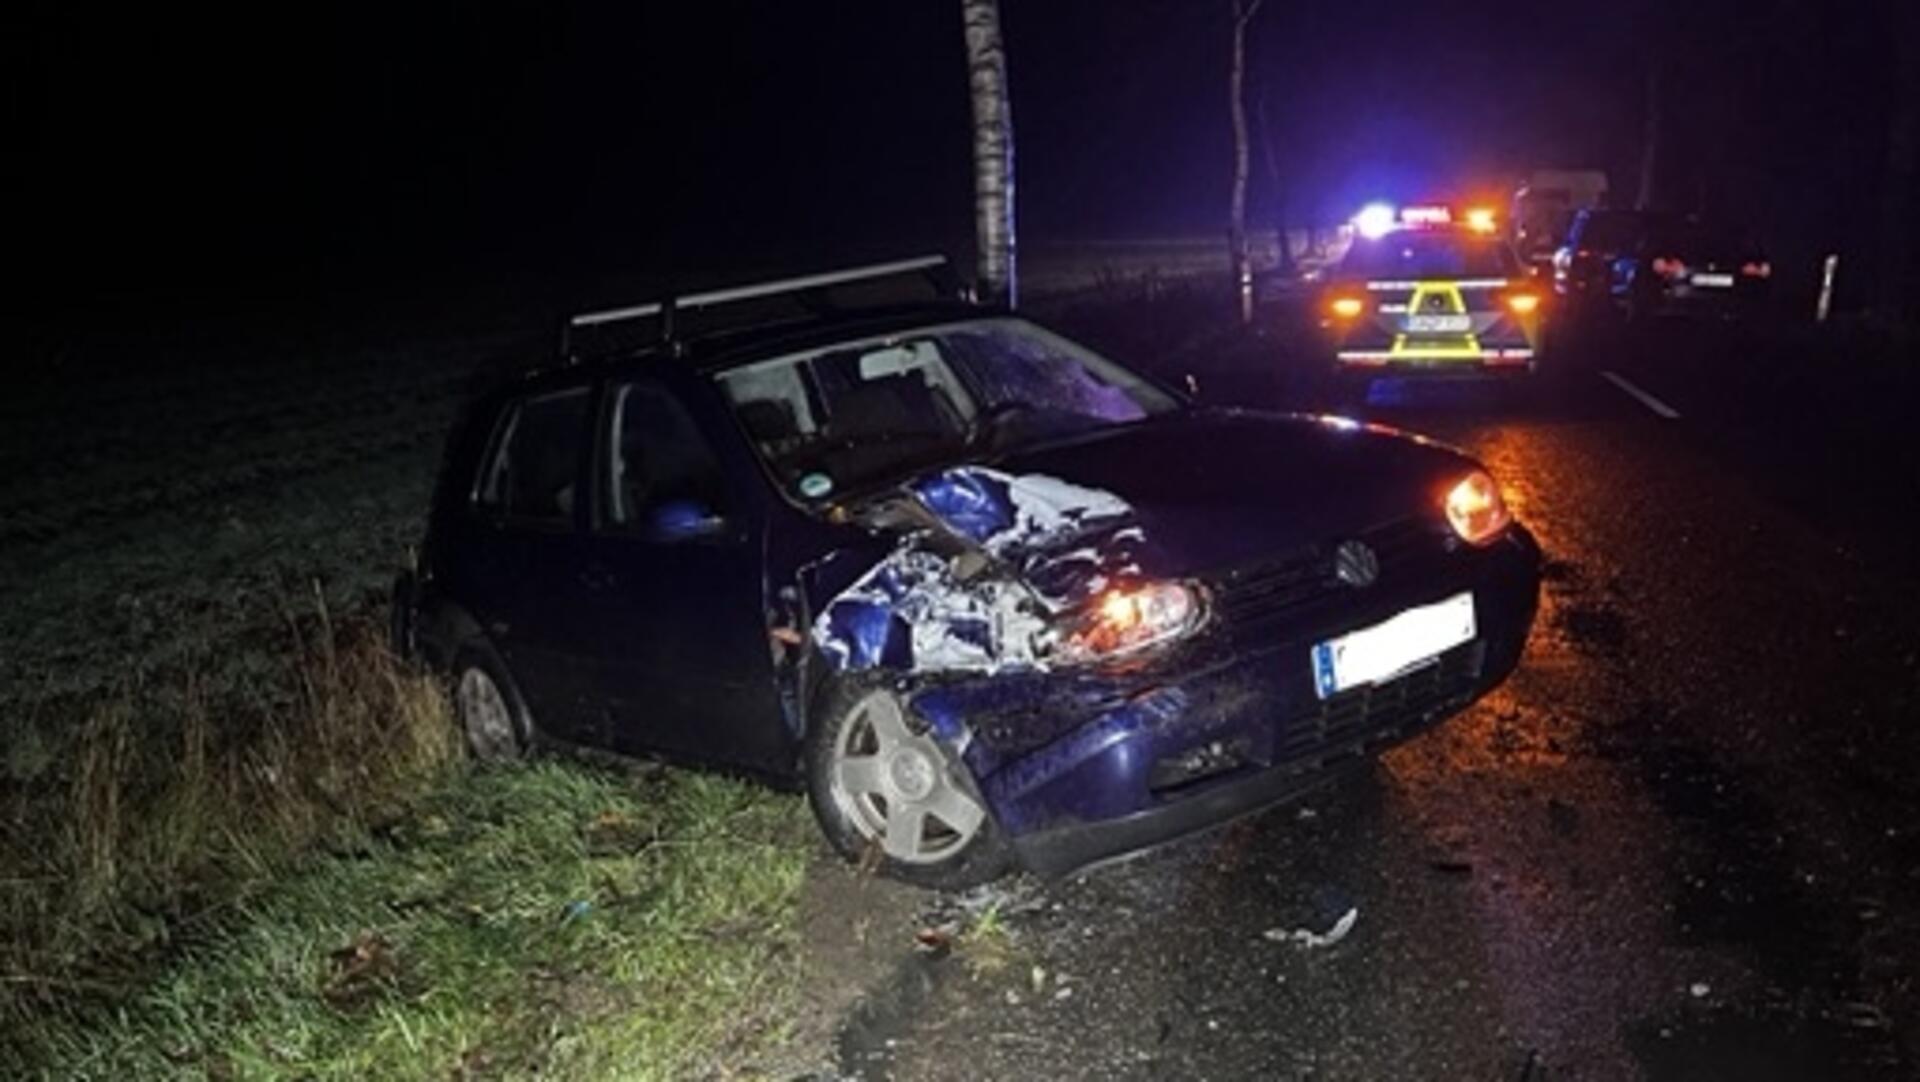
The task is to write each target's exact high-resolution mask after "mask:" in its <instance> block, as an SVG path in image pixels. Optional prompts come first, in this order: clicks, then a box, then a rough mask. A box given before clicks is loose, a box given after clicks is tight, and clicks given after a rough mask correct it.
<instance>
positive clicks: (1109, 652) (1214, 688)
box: [395, 261, 1539, 887]
mask: <svg viewBox="0 0 1920 1082" xmlns="http://www.w3.org/2000/svg"><path fill="white" fill-rule="evenodd" d="M940 270H941V268H940V267H939V266H938V265H937V264H936V263H933V262H931V261H913V262H908V263H902V264H894V265H888V266H884V267H878V268H867V269H863V270H858V271H850V272H841V273H836V274H829V275H816V276H812V277H810V278H806V279H800V280H798V281H796V282H786V283H775V284H773V285H769V286H765V287H748V288H745V289H736V290H727V291H721V292H719V293H714V294H707V295H703V296H697V297H685V298H679V299H677V300H672V301H666V302H661V303H657V304H652V305H642V306H637V307H634V308H630V309H618V310H614V311H611V312H600V313H590V314H588V315H586V316H581V317H576V318H575V319H574V320H573V321H572V323H571V324H570V339H569V341H570V345H569V347H568V349H567V354H568V356H567V360H566V361H565V363H560V364H556V365H553V366H549V367H548V368H546V369H545V370H543V371H538V372H535V373H532V374H530V375H528V376H526V377H525V378H523V379H521V380H519V381H517V382H515V383H513V384H512V385H511V386H508V387H504V388H501V389H499V390H498V391H496V392H494V393H492V394H490V395H488V396H486V397H485V398H483V399H482V400H481V401H479V402H478V403H477V405H476V406H475V408H474V409H473V410H472V411H471V412H470V414H469V416H468V418H467V421H466V423H465V424H463V425H462V426H461V428H460V430H459V432H458V433H456V435H455V437H454V439H453V441H452V445H451V448H450V452H449V455H448V457H447V460H446V465H445V468H444V470H443V474H442V477H441V479H440V482H439V485H438V489H437V494H436V498H435V502H434V507H433V511H432V517H431V523H430V526H429V531H428V535H427V538H426V542H425V544H424V546H423V547H422V549H421V551H420V559H419V565H418V568H417V570H416V571H414V572H410V573H409V574H407V575H405V576H403V577H402V580H401V582H400V584H399V586H398V588H397V593H396V605H395V625H396V635H397V636H398V637H399V640H400V643H401V645H402V646H403V647H404V648H405V649H407V650H409V651H415V652H417V653H418V654H419V655H420V656H423V657H424V658H426V659H427V660H428V661H429V662H430V663H432V664H433V665H435V666H437V667H438V668H440V669H441V670H442V671H444V672H445V673H447V674H448V676H449V679H450V681H451V684H452V686H453V688H454V690H455V702H456V705H457V711H458V715H459V718H460V721H461V723H462V724H463V726H464V727H465V729H466V733H467V736H468V739H469V741H470V743H471V745H472V747H473V749H474V751H475V752H476V754H479V755H482V756H490V757H508V756H513V755H517V754H519V753H521V752H522V751H523V750H525V749H526V748H527V747H528V746H529V745H530V744H532V743H533V742H535V741H551V742H555V743H560V744H568V745H577V746H586V747H592V748H599V749H606V750H610V751H613V752H617V753H624V754H645V755H658V756H662V757H665V758H668V759H671V760H676V761H683V762H690V763H697V764H707V765H713V766H718V767H722V768H727V769H732V770H737V771H742V772H748V773H752V774H756V775H761V776H770V777H773V778H777V779H784V780H787V781H790V782H796V783H798V784H800V785H803V786H804V787H805V789H806V791H807V793H808V795H809V796H810V798H811V803H812V806H813V809H814V812H815V813H816V815H817V816H818V818H819V821H820V824H821V826H822V828H823V829H824V830H825V833H826V835H827V837H828V838H829V839H830V840H831V841H832V843H833V845H834V846H835V847H836V848H837V849H838V850H839V851H840V852H841V853H843V854H845V855H846V856H847V857H848V858H850V859H858V860H867V861H871V862H873V863H874V864H875V865H876V866H878V867H879V868H881V869H882V870H884V871H886V872H887V873H889V874H892V875H894V876H897V877H899V878H901V879H905V880H908V881H911V882H916V883H920V884H925V885H930V886H940V887H951V886H958V885H963V884H968V883H973V882H979V881H982V880H985V879H989V878H992V877H995V876H997V875H999V874H1001V873H1003V872H1005V871H1008V870H1010V869H1012V868H1014V867H1017V866H1018V867H1026V868H1030V869H1033V870H1035V871H1038V872H1041V873H1043V874H1061V873H1065V872H1069V871H1072V870H1075V869H1078V868H1082V867H1085V866H1087V865H1089V864H1092V863H1095V862H1098V861H1101V860H1104V859H1107V858H1112V857H1116V856H1120V855H1124V854H1127V853H1132V852H1135V851H1138V850H1141V849H1144V848H1146V847H1149V846H1152V845H1155V844H1157V843H1160V842H1163V841H1167V840H1170V839H1173V838H1176V837H1180V836H1183V835H1187V834H1191V833H1194V832H1196V831H1199V830H1203V829H1205V828H1208V827H1211V826H1215V825H1218V824H1220V823H1222V822H1224V821H1226V820H1228V819H1231V818H1233V817H1235V816H1237V815H1240V814H1242V813H1246V812H1249V811H1253V810H1255V809H1259V808H1262V807H1265V806H1267V805H1270V804H1272V803H1274V802H1276V801H1279V800H1282V799H1284V798H1286V797H1288V796H1291V795H1294V794H1297V793H1299V792H1301V791H1303V790H1304V789H1306V788H1309V787H1311V786H1313V785H1315V784H1316V783H1317V782H1321V781H1324V780H1325V779H1326V778H1327V777H1328V776H1329V775H1330V772H1332V771H1334V770H1336V769H1338V768H1340V767H1341V766H1342V765H1344V764H1349V763H1356V762H1363V761H1365V757H1367V756H1369V755H1371V754H1373V753H1375V752H1377V751H1379V750H1380V749H1382V748H1385V747H1387V746H1389V745H1391V744H1393V743H1394V742H1397V741H1399V740H1403V739H1405V738H1407V737H1409V736H1411V735H1413V734H1415V733H1417V732H1419V731H1421V730H1423V729H1425V728H1427V727H1429V726H1431V725H1433V724H1435V723H1437V722H1439V721H1440V720H1442V719H1444V718H1445V717H1447V716H1449V715H1450V714H1453V713H1455V712H1457V711H1458V710H1460V709H1461V708H1462V707H1464V706H1466V705H1467V704H1468V703H1470V702H1472V701H1473V700H1474V699H1475V698H1477V697H1478V696H1480V695H1482V694H1484V693H1485V692H1486V691H1488V689H1490V688H1492V687H1493V686H1494V685H1496V684H1497V683H1499V682H1500V681H1501V680H1502V679H1503V678H1504V677H1505V676H1506V675H1507V674H1508V673H1509V672H1510V671H1511V670H1512V669H1513V667H1514V665H1515V663H1516V662H1517V660H1518V658H1519V656H1520V652H1521V648H1522V646H1523V644H1524V642H1525V640H1526V637H1527V633H1528V629H1529V627H1530V626H1531V624H1532V620H1533V615H1534V609H1535V602H1536V597H1537V591H1538V561H1539V553H1538V550H1537V548H1536V547H1535V544H1534V542H1533V540H1532V538H1531V537H1530V536H1529V535H1528V534H1527V532H1526V531H1525V530H1524V529H1523V528H1522V527H1521V526H1519V525H1518V524H1517V523H1515V522H1514V521H1513V520H1512V517H1511V516H1510V514H1509V513H1508V510H1507V508H1506V506H1505V504H1504V503H1503V501H1502V499H1501V495H1500V490H1499V488H1498V486H1497V485H1496V484H1495V482H1494V481H1493V479H1492V478H1491V477H1489V476H1488V474H1487V473H1486V471H1485V470H1484V469H1483V468H1482V467H1481V466H1479V465H1478V464H1477V463H1475V462H1474V461H1473V460H1471V459H1470V458H1468V457H1466V456H1465V455H1463V454H1461V453H1459V452H1457V451H1454V450H1451V449H1448V448H1446V447H1443V446H1439V445H1437V444H1434V443H1431V442H1429V441H1426V440H1422V439H1419V438H1416V437H1412V436H1408V435H1404V434H1401V433H1398V432H1394V431H1391V430H1388V429H1384V428H1380V427H1377V426H1371V425H1360V424H1356V423H1353V422H1351V421H1347V420H1344V419H1339V418H1327V417H1314V416H1299V415H1280V414H1272V413H1261V412H1249V411H1239V410H1223V409H1211V408H1203V407H1200V406H1197V405H1195V404H1193V403H1191V402H1189V401H1187V400H1186V399H1184V398H1183V397H1182V396H1180V395H1178V394H1177V393H1175V392H1173V391H1170V390H1168V389H1166V388H1163V387H1161V386H1159V385H1157V384H1156V383H1155V382H1154V381H1152V380H1150V379H1147V378H1145V377H1143V376H1141V375H1138V374H1136V373H1134V372H1131V371H1129V370H1127V369H1126V368H1123V367H1121V366H1120V365H1117V364H1115V363H1113V362H1112V361H1109V360H1107V359H1105V358H1103V357H1100V356H1098V355H1096V354H1094V353H1093V352H1091V351H1089V350H1088V349H1086V348H1084V347H1082V346H1080V345H1077V344H1075V343H1074V342H1071V341H1069V340H1067V339H1065V338H1062V337H1060V336H1059V335H1056V334H1054V333H1052V332H1050V331H1048V330H1045V329H1043V328H1041V327H1040V326H1037V325H1036V324H1034V323H1032V322H1029V321H1027V320H1025V319H1022V318H1019V317H1016V316H1013V315H1011V314H1008V313H1005V312H997V311H990V310H984V309H981V308H977V307H973V306H969V305H967V304H964V303H961V302H959V301H957V300H945V301H938V300H936V301H919V302H915V303H907V304H896V303H886V304H881V303H868V304H861V305H848V304H846V303H844V302H834V303H829V302H828V301H827V299H826V298H828V297H829V296H830V295H832V294H833V293H834V292H835V291H838V290H842V289H844V288H845V287H847V286H850V285H851V286H868V285H873V284H875V283H876V282H878V281H879V280H880V279H882V278H887V277H900V276H903V275H905V276H917V275H921V274H927V275H933V276H934V277H935V279H936V280H938V279H939V272H940ZM775 301H779V302H793V303H792V305H791V307H792V308H793V310H794V314H790V315H785V314H770V313H769V312H768V311H767V310H766V306H767V305H769V304H772V302H775ZM749 302H751V306H754V307H756V310H757V313H758V314H757V315H756V316H755V317H754V318H752V319H746V320H740V319H735V320H732V321H725V320H717V319H714V318H713V317H715V316H716V315H718V314H720V313H721V310H722V309H724V308H728V307H729V306H735V305H739V304H743V303H749ZM774 307H778V305H775V306H774ZM703 318H704V319H709V320H710V321H711V322H712V325H711V326H709V327H708V328H707V329H706V330H704V331H701V330H699V329H698V328H694V329H691V330H690V329H689V328H690V326H691V325H693V324H695V323H696V322H697V321H698V320H700V319H703ZM636 323H639V324H648V325H650V326H651V328H652V329H650V330H648V331H647V332H646V333H645V334H644V335H643V336H642V337H641V339H640V340H639V341H638V343H629V344H626V345H616V346H611V347H608V348H606V349H603V350H602V351H601V353H602V354H604V355H601V356H597V357H596V356H584V355H583V353H584V352H585V351H583V350H580V349H578V348H577V344H578V341H579V340H580V338H581V337H583V336H584V335H586V334H587V333H588V332H596V331H611V330H614V329H616V328H619V329H628V330H630V329H631V325H633V324H636Z"/></svg>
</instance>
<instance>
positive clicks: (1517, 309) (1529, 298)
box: [1507, 293, 1540, 316]
mask: <svg viewBox="0 0 1920 1082" xmlns="http://www.w3.org/2000/svg"><path fill="white" fill-rule="evenodd" d="M1507 307H1508V308H1509V309H1512V311H1513V314H1514V315H1516V316H1530V315H1532V314H1533V313H1535V312H1537V311H1539V310H1540V296H1539V294H1537V293H1509V294H1507Z"/></svg>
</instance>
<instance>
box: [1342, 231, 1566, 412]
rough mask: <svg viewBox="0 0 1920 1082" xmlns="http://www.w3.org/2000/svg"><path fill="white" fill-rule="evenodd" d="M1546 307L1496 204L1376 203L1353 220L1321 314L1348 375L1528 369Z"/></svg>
mask: <svg viewBox="0 0 1920 1082" xmlns="http://www.w3.org/2000/svg"><path fill="white" fill-rule="evenodd" d="M1544 308H1545V304H1544V299H1543V296H1542V291H1541V290H1540V289H1539V288H1538V287H1536V286H1535V285H1534V282H1533V279H1532V277H1531V276H1530V275H1529V274H1528V273H1527V271H1526V268H1525V267H1523V266H1522V265H1521V263H1520V260H1519V258H1518V257H1517V256H1516V255H1515V254H1514V252H1513V249H1512V247H1511V246H1510V245H1509V244H1508V243H1507V241H1506V240H1505V239H1503V238H1502V237H1501V236H1500V235H1499V233H1498V231H1497V225H1496V222H1495V220H1494V215H1493V213H1492V212H1491V211H1490V210H1484V209H1480V208H1469V209H1466V210H1464V211H1462V212H1460V213H1458V214H1456V213H1455V212H1454V210H1453V209H1452V208H1450V207H1447V206H1432V205H1429V206H1410V207H1404V208H1400V209H1398V210H1395V209H1394V208H1391V207H1387V206H1384V205H1374V206H1369V207H1368V208H1366V209H1365V210H1363V211H1361V213H1360V214H1359V215H1358V216H1356V217H1355V219H1354V221H1353V243H1352V245H1351V246H1350V247H1349V248H1348V249H1347V252H1346V255H1345V256H1344V257H1343V258H1342V259H1341V260H1340V262H1339V264H1338V266H1337V267H1336V268H1335V269H1334V270H1333V272H1332V273H1331V275H1330V276H1329V281H1328V284H1327V288H1326V290H1325V293H1324V294H1323V298H1322V302H1321V305H1320V313H1319V316H1320V319H1319V322H1320V326H1321V327H1322V328H1323V329H1324V331H1325V332H1326V336H1327V344H1328V345H1329V346H1330V347H1331V352H1332V355H1333V360H1334V362H1335V371H1336V372H1338V373H1342V374H1344V375H1346V376H1348V377H1366V376H1370V375H1388V374H1392V375H1401V374H1407V375H1526V374H1529V373H1531V372H1533V371H1534V370H1535V369H1536V367H1537V366H1538V364H1539V361H1540V354H1541V345H1542V335H1541V330H1542V326H1543V320H1544V316H1545V312H1544Z"/></svg>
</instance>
